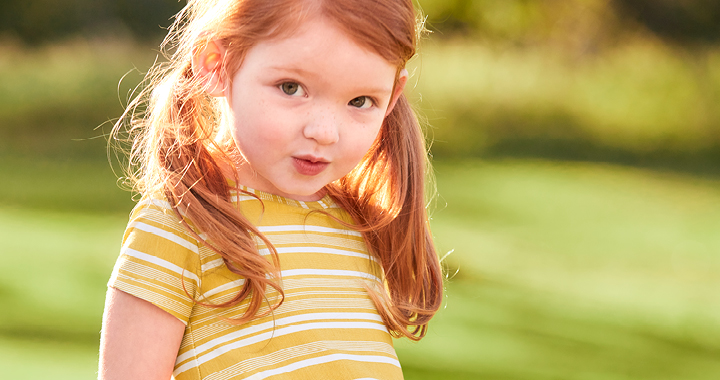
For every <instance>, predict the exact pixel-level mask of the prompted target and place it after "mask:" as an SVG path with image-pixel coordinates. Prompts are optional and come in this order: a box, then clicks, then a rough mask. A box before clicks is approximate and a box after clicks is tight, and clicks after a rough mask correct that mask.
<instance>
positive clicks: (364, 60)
mask: <svg viewBox="0 0 720 380" xmlns="http://www.w3.org/2000/svg"><path fill="white" fill-rule="evenodd" d="M246 66H250V67H249V68H252V69H260V68H262V69H271V70H286V71H294V72H298V73H301V74H304V75H310V76H317V77H319V78H330V77H335V78H338V77H343V78H346V79H347V80H352V81H357V80H364V81H371V82H378V81H383V82H386V81H388V80H390V81H391V82H392V80H393V79H394V77H395V74H396V73H397V67H396V66H395V65H394V64H392V63H391V62H388V61H387V60H386V59H384V58H383V57H382V56H380V55H379V54H377V53H376V52H374V51H373V50H372V49H370V48H369V47H366V46H362V45H360V44H358V43H357V42H356V41H355V40H353V39H352V38H351V37H350V36H349V35H348V34H347V33H346V32H345V31H344V30H343V29H341V28H340V27H339V26H338V25H337V24H336V23H334V22H333V21H329V20H327V19H325V18H312V19H310V20H307V21H306V22H304V23H303V24H301V25H299V26H298V27H297V28H293V30H292V32H290V33H284V34H283V36H280V37H276V38H272V39H267V40H264V41H261V42H259V43H258V44H257V45H255V46H253V47H252V48H250V50H249V51H248V52H247V54H246V56H245V59H244V60H243V63H242V65H241V69H242V68H243V67H246ZM331 74H332V75H331ZM391 84H392V83H391Z"/></svg>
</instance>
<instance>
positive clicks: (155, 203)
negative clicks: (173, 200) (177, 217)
mask: <svg viewBox="0 0 720 380" xmlns="http://www.w3.org/2000/svg"><path fill="white" fill-rule="evenodd" d="M145 205H149V206H157V207H161V208H164V209H168V210H172V206H171V205H170V202H168V201H162V200H160V199H155V198H148V199H145V200H143V201H140V202H138V204H137V205H136V206H135V207H136V208H137V207H139V206H145Z"/></svg>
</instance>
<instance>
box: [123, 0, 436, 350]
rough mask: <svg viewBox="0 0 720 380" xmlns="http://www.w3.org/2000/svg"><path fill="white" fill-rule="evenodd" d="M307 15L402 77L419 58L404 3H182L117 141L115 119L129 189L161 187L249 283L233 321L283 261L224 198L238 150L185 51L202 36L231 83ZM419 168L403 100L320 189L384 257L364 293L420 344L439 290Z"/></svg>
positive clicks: (421, 148) (422, 166) (258, 302)
mask: <svg viewBox="0 0 720 380" xmlns="http://www.w3.org/2000/svg"><path fill="white" fill-rule="evenodd" d="M311 17H324V18H326V19H328V20H332V21H334V22H336V25H338V26H339V27H340V28H341V29H342V30H344V31H345V32H346V33H347V34H348V35H349V36H350V37H351V38H352V39H353V40H355V41H356V42H357V43H358V44H359V45H361V46H366V47H368V48H370V49H372V50H373V51H374V52H376V53H377V54H378V55H380V56H382V57H383V58H385V59H386V60H387V61H388V62H390V63H392V64H394V65H396V66H397V67H398V72H400V70H401V69H402V68H404V67H405V64H406V63H407V61H408V60H409V59H410V58H411V57H412V56H413V55H414V54H415V49H416V42H417V35H418V30H419V29H421V28H422V27H421V26H419V25H421V24H420V23H418V19H417V18H416V15H415V11H414V8H413V4H412V1H411V0H365V1H362V2H360V1H356V0H190V1H189V2H188V5H187V6H186V7H185V8H184V9H183V11H181V13H180V14H178V16H177V20H176V22H175V23H174V25H173V27H172V28H171V30H170V33H169V34H168V37H167V38H166V40H165V42H164V46H165V47H170V48H172V49H174V50H175V51H174V53H173V54H172V56H171V57H170V62H169V63H168V64H165V65H159V66H156V67H155V69H154V71H152V72H151V74H149V75H148V81H149V85H148V87H147V88H146V89H145V90H144V91H143V93H141V94H140V95H139V96H138V97H137V98H135V99H134V100H133V102H132V103H131V104H130V106H129V107H128V108H127V110H126V111H125V114H124V117H123V118H122V119H121V120H120V121H119V122H118V123H117V124H116V126H115V129H114V134H115V135H116V136H117V134H118V133H119V129H120V128H121V127H122V125H123V124H129V127H128V128H127V130H128V132H129V141H130V142H131V143H132V147H131V149H130V162H129V164H130V165H129V168H130V170H129V171H130V179H131V180H132V181H134V186H135V189H136V191H138V192H140V193H142V194H148V193H160V194H164V195H165V196H166V197H167V198H168V200H169V201H170V203H171V204H172V205H173V208H174V209H175V211H176V212H177V213H178V215H184V216H185V217H186V218H187V219H189V221H190V223H191V224H192V227H191V226H190V224H187V223H186V226H187V227H188V229H190V230H191V231H192V232H193V233H194V234H195V235H196V237H197V238H198V239H200V236H199V235H200V232H202V233H203V234H204V235H205V236H207V239H204V240H203V241H204V243H206V244H207V245H208V246H210V247H211V248H212V249H214V250H215V251H216V252H217V253H219V254H220V255H221V256H222V257H223V259H224V260H225V263H226V265H227V266H228V268H229V269H230V270H232V271H233V272H235V273H237V274H238V275H240V276H243V277H244V278H245V279H246V281H245V282H244V285H243V288H242V289H241V291H240V292H239V293H238V294H237V296H236V297H235V298H234V299H233V300H231V301H229V302H227V303H225V304H221V305H215V306H219V307H225V306H232V305H235V304H237V303H239V302H242V301H243V300H246V299H248V301H249V303H248V307H247V309H246V311H245V313H244V314H243V316H242V318H240V319H239V320H237V322H238V323H242V322H246V321H248V320H250V319H252V318H255V317H257V316H258V311H259V309H260V307H261V306H262V303H263V301H264V299H265V298H264V297H265V294H266V292H267V289H268V287H272V288H275V289H276V290H277V291H279V292H280V294H282V288H281V286H280V285H279V284H278V283H277V282H276V281H275V280H274V279H273V278H272V276H271V277H270V278H268V276H267V275H268V274H271V275H273V274H274V275H275V276H277V274H278V268H279V263H278V260H277V252H276V251H275V250H274V248H272V244H271V243H270V242H269V241H268V240H267V239H266V238H265V237H264V236H263V235H262V234H261V233H260V231H258V229H257V228H256V227H255V226H253V225H252V224H251V223H249V221H248V220H247V219H245V218H244V217H243V216H242V214H241V213H240V212H239V211H238V210H237V208H236V206H234V205H233V203H232V201H231V199H230V191H231V190H232V189H231V188H230V185H228V183H227V181H226V179H225V175H224V173H225V170H224V168H226V167H234V164H233V162H235V159H236V158H237V154H238V152H237V150H236V148H235V147H234V144H233V143H232V139H231V137H229V136H230V135H229V133H228V131H226V130H223V128H222V127H221V126H222V125H223V123H222V122H221V120H222V118H223V111H222V109H221V107H220V104H219V102H218V101H217V100H216V99H214V98H211V97H209V96H207V95H206V94H205V92H204V91H203V86H202V84H201V81H200V80H199V78H198V77H196V76H195V75H194V74H193V71H192V68H191V62H192V57H193V55H194V54H195V53H196V52H197V51H198V49H202V48H203V46H204V45H205V44H207V43H208V42H209V41H218V42H219V43H221V44H222V45H223V46H224V47H225V48H226V49H227V54H226V59H225V61H224V62H223V65H224V66H223V69H224V74H225V75H227V77H228V78H231V77H232V75H233V74H234V73H235V71H237V69H238V68H239V67H240V65H241V64H242V60H243V57H244V56H245V54H246V53H247V51H248V50H249V49H250V48H251V47H252V46H254V45H256V44H257V43H258V42H260V41H262V40H266V39H270V38H281V37H283V36H286V35H288V34H290V33H292V32H293V31H294V30H295V29H296V28H298V27H299V26H300V24H301V23H302V22H303V21H306V20H308V19H309V18H311ZM143 108H145V110H144V111H143V110H142V109H143ZM127 120H129V122H126V121H127ZM427 173H428V165H427V152H426V147H425V139H424V136H423V133H422V131H421V128H420V125H419V123H418V120H417V117H416V116H415V114H414V112H413V111H412V109H411V107H410V105H409V103H408V101H407V99H406V98H405V96H404V95H401V97H400V99H399V100H398V102H397V104H396V105H395V107H394V108H393V110H392V112H391V113H390V114H389V115H388V116H387V117H386V118H385V120H384V122H383V125H382V128H381V130H380V133H379V136H378V138H377V140H376V142H375V144H374V145H373V146H372V148H371V149H370V151H369V152H368V153H367V154H366V156H365V157H364V158H363V160H362V161H361V162H360V163H359V164H358V166H357V167H356V168H355V169H354V170H353V171H352V172H350V173H349V174H347V175H346V176H345V177H343V178H341V179H339V180H338V181H335V182H333V183H331V184H328V185H327V187H326V190H327V191H328V193H329V194H330V195H331V196H332V197H333V198H334V199H335V200H336V202H337V203H338V204H339V205H340V206H342V207H343V208H344V209H345V210H346V211H347V212H348V213H349V214H350V216H351V217H352V219H353V221H355V224H353V225H352V227H353V228H355V229H357V230H359V231H361V232H362V233H363V235H364V237H365V240H366V242H367V246H368V249H369V251H370V252H371V253H372V254H373V255H375V256H376V257H377V258H378V259H379V260H380V262H381V263H382V267H383V270H384V272H385V281H386V285H387V286H386V289H370V288H368V291H369V292H370V295H371V297H372V299H373V301H374V302H375V304H376V306H377V308H378V311H379V312H380V314H381V316H382V317H383V319H384V321H385V323H386V325H387V326H388V329H389V330H390V331H391V332H392V333H393V334H394V335H395V336H407V337H409V338H411V339H416V340H417V339H420V338H422V337H423V336H424V335H425V332H426V331H427V324H428V321H429V320H430V318H431V317H432V316H433V315H434V314H435V312H436V311H437V310H438V308H439V307H440V304H441V302H442V291H443V283H442V271H441V267H440V263H439V260H438V257H437V254H436V251H435V247H434V245H433V242H432V238H431V235H430V230H429V225H428V215H427V211H426V207H425V205H426V196H425V195H426V194H425V178H426V175H427ZM183 220H184V219H183ZM255 237H259V238H261V239H262V240H263V241H264V242H265V244H266V245H267V246H268V247H271V253H272V257H273V258H274V260H273V261H274V262H272V263H271V262H269V261H268V260H266V259H265V258H263V257H262V256H260V254H259V253H258V251H257V246H256V242H255V240H254V239H255ZM201 240H202V239H201ZM281 302H282V299H280V300H279V302H277V303H275V304H274V305H271V307H270V308H269V310H268V311H266V313H270V312H272V310H273V309H274V308H276V307H277V306H279V304H280V303H281Z"/></svg>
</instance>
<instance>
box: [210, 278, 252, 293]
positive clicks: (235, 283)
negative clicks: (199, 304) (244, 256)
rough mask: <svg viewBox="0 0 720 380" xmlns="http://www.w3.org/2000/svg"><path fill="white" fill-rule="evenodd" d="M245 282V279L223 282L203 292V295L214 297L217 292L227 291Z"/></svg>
mask: <svg viewBox="0 0 720 380" xmlns="http://www.w3.org/2000/svg"><path fill="white" fill-rule="evenodd" d="M244 282H245V280H243V279H241V280H235V281H230V282H228V283H225V284H222V285H220V286H218V287H217V288H214V289H211V290H208V291H207V292H205V293H203V294H202V295H203V297H212V296H214V295H215V294H218V293H220V292H223V291H225V290H228V289H232V288H237V287H240V286H242V285H243V283H244Z"/></svg>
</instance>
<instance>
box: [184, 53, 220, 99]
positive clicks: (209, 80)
mask: <svg viewBox="0 0 720 380" xmlns="http://www.w3.org/2000/svg"><path fill="white" fill-rule="evenodd" d="M223 62H225V48H224V47H223V46H222V45H221V44H220V43H219V42H217V41H216V40H211V41H210V42H208V43H207V45H205V46H204V47H202V46H201V47H199V48H198V49H197V50H196V51H195V54H193V58H192V71H193V74H195V76H196V77H197V78H198V79H199V80H200V83H201V84H202V85H203V88H204V89H205V92H207V94H208V95H210V96H217V97H219V96H225V85H226V81H225V76H224V75H223V74H224V72H223Z"/></svg>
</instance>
